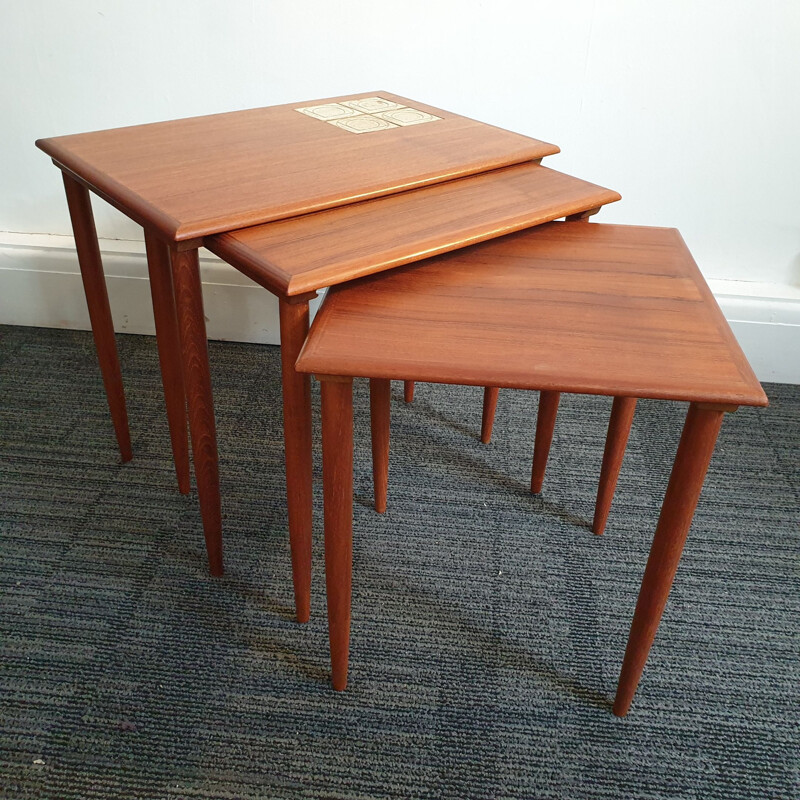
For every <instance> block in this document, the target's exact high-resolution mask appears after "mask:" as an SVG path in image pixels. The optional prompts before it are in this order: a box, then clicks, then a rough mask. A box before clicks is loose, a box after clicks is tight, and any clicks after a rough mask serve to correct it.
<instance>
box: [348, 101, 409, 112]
mask: <svg viewBox="0 0 800 800" xmlns="http://www.w3.org/2000/svg"><path fill="white" fill-rule="evenodd" d="M342 105H343V106H349V107H350V108H355V109H356V110H357V111H358V112H359V113H360V114H376V113H377V112H378V111H391V110H392V109H393V108H403V106H401V105H400V103H393V102H392V101H391V100H384V99H383V98H382V97H363V98H361V100H343V101H342Z"/></svg>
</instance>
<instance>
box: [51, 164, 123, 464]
mask: <svg viewBox="0 0 800 800" xmlns="http://www.w3.org/2000/svg"><path fill="white" fill-rule="evenodd" d="M62 175H63V178H64V190H65V191H66V194H67V205H68V207H69V216H70V219H71V220H72V230H73V232H74V234H75V248H76V250H77V251H78V263H79V264H80V268H81V277H82V278H83V291H84V293H85V294H86V305H87V306H88V308H89V319H90V321H91V324H92V335H93V336H94V345H95V349H96V350H97V360H98V362H99V363H100V373H101V374H102V376H103V385H104V386H105V390H106V399H107V400H108V409H109V411H110V412H111V421H112V423H113V425H114V431H115V432H116V435H117V444H118V445H119V451H120V454H121V455H122V460H123V461H130V460H131V458H132V457H133V453H132V452H131V435H130V431H129V429H128V412H127V409H126V408H125V389H124V388H123V385H122V372H121V370H120V368H119V356H118V355H117V342H116V340H115V338H114V322H113V320H112V319H111V307H110V306H109V304H108V292H107V290H106V282H105V278H104V276H103V262H102V260H101V258H100V245H99V244H98V242H97V230H96V228H95V225H94V214H93V213H92V203H91V200H90V198H89V190H88V189H87V188H86V187H85V186H84V185H83V184H82V183H78V181H76V180H75V179H74V178H71V177H69V175H67V174H66V173H62Z"/></svg>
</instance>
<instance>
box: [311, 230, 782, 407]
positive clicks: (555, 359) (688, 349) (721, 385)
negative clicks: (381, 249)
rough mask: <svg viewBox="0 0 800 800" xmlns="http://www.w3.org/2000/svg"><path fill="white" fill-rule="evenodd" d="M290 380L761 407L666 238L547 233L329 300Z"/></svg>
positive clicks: (373, 280)
mask: <svg viewBox="0 0 800 800" xmlns="http://www.w3.org/2000/svg"><path fill="white" fill-rule="evenodd" d="M297 369H298V370H299V371H301V372H315V373H317V374H327V375H343V376H360V377H371V378H391V379H404V380H419V381H431V382H439V383H455V384H472V385H478V386H501V387H514V388H524V389H549V390H558V391H564V392H578V393H587V394H602V395H622V396H631V397H640V398H646V397H649V398H663V399H670V400H689V401H695V402H707V403H720V404H730V405H754V406H764V405H767V398H766V396H765V394H764V392H763V390H762V388H761V385H760V384H759V382H758V380H757V379H756V377H755V375H754V374H753V371H752V370H751V369H750V366H749V364H748V363H747V360H746V358H745V356H744V354H743V353H742V351H741V349H740V347H739V345H738V344H737V342H736V339H735V338H734V336H733V333H732V332H731V329H730V327H729V326H728V323H727V322H726V321H725V318H724V317H723V315H722V312H721V311H720V310H719V306H718V305H717V303H716V301H715V300H714V297H713V295H712V294H711V291H710V289H709V288H708V285H707V284H706V282H705V281H704V280H703V277H702V275H701V274H700V271H699V269H698V268H697V265H696V264H695V262H694V259H693V258H692V256H691V254H690V253H689V250H688V249H687V247H686V245H685V244H684V242H683V239H682V238H681V235H680V234H679V233H678V231H677V230H674V229H671V228H644V227H635V226H624V225H603V224H591V223H590V224H586V223H581V222H551V223H548V224H546V225H542V226H540V227H538V228H534V229H531V230H526V231H522V232H519V233H514V234H510V235H509V236H505V237H503V238H501V239H495V240H493V241H490V242H484V243H482V244H478V245H475V246H473V247H469V248H466V249H463V250H457V251H455V252H452V253H448V254H446V255H442V256H437V257H435V258H433V259H430V260H428V261H424V262H421V263H418V264H413V265H408V266H405V267H401V268H400V269H397V270H393V271H392V272H390V273H387V274H386V275H377V276H372V277H369V278H362V279H360V280H358V281H355V282H353V283H349V284H344V285H341V286H337V287H335V288H333V289H331V291H330V292H329V293H328V296H327V297H326V299H325V302H324V303H323V306H322V308H321V309H320V311H319V313H318V314H317V317H316V319H315V320H314V324H313V326H312V329H311V332H310V334H309V337H308V339H307V341H306V344H305V347H304V348H303V350H302V352H301V354H300V357H299V359H298V361H297Z"/></svg>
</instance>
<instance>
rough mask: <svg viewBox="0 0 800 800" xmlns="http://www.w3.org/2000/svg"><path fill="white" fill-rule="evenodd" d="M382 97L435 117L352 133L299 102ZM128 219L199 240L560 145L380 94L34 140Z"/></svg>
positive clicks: (526, 158)
mask: <svg viewBox="0 0 800 800" xmlns="http://www.w3.org/2000/svg"><path fill="white" fill-rule="evenodd" d="M375 95H377V96H380V97H383V98H385V99H388V100H392V101H394V102H398V103H401V104H402V105H409V106H412V107H414V108H416V109H419V110H422V111H426V112H428V113H430V114H433V115H435V116H437V117H440V118H441V119H440V120H438V121H435V122H428V123H425V124H422V125H410V126H407V127H397V128H391V129H389V130H383V131H376V132H372V133H364V134H353V133H350V132H348V131H345V130H342V129H341V128H337V127H336V126H334V125H330V124H328V123H327V122H324V121H322V120H318V119H314V118H312V117H308V116H306V115H304V114H301V113H298V112H297V111H296V109H297V108H300V107H303V106H309V105H318V104H322V103H335V102H339V101H341V100H346V99H358V98H363V97H370V96H375ZM36 145H37V147H39V148H41V149H42V150H44V152H46V153H47V154H48V155H49V156H51V157H52V158H53V160H54V161H55V162H56V163H57V164H58V165H59V166H60V167H62V168H64V169H66V170H67V171H68V172H69V173H71V174H72V175H73V176H74V177H76V178H78V179H79V180H81V181H82V182H84V183H85V184H87V185H88V186H89V187H90V188H92V189H94V190H95V191H96V192H97V193H98V194H100V195H101V196H102V197H104V198H105V199H106V200H108V201H109V202H110V203H112V204H113V205H115V206H117V207H118V208H120V209H121V210H122V211H123V212H124V213H126V214H127V215H128V216H130V217H131V218H132V219H134V220H136V221H137V222H139V223H141V224H143V225H145V226H149V227H154V228H156V229H157V230H158V231H160V232H161V234H162V235H163V236H165V237H166V238H168V239H170V240H172V241H185V240H193V239H199V238H202V237H203V236H208V235H211V234H214V233H220V232H222V231H229V230H236V229H238V228H245V227H248V226H252V225H259V224H261V223H264V222H268V221H271V220H276V219H282V218H286V217H292V216H297V215H299V214H306V213H309V212H312V211H318V210H320V209H323V208H330V207H333V206H337V205H342V204H346V203H352V202H356V201H359V200H363V199H366V198H369V197H377V196H380V195H386V194H392V193H394V192H398V191H403V190H406V189H410V188H413V187H415V186H423V185H426V184H430V183H437V182H439V181H443V180H449V179H452V178H457V177H460V176H464V175H471V174H474V173H478V172H485V171H486V170H491V169H496V168H498V167H503V166H506V165H509V164H516V163H522V162H525V161H531V160H534V159H537V158H542V157H543V156H547V155H551V154H553V153H557V152H558V147H556V146H555V145H551V144H548V143H546V142H540V141H538V140H536V139H531V138H529V137H527V136H522V135H520V134H517V133H512V132H510V131H506V130H503V129H501V128H496V127H494V126H492V125H487V124H485V123H482V122H476V121H475V120H471V119H468V118H467V117H462V116H459V115H458V114H451V113H450V112H448V111H443V110H441V109H437V108H433V107H431V106H427V105H424V104H422V103H418V102H416V101H414V100H407V99H405V98H402V97H398V96H396V95H393V94H390V93H388V92H366V93H362V94H356V95H348V96H347V97H335V98H329V99H325V100H315V101H309V102H297V103H289V104H286V105H280V106H272V107H268V108H255V109H250V110H247V111H235V112H231V113H227V114H214V115H210V116H204V117H191V118H188V119H181V120H173V121H169V122H156V123H152V124H148V125H136V126H132V127H127V128H115V129H112V130H105V131H96V132H92V133H79V134H73V135H69V136H58V137H54V138H48V139H39V140H38V141H37V142H36Z"/></svg>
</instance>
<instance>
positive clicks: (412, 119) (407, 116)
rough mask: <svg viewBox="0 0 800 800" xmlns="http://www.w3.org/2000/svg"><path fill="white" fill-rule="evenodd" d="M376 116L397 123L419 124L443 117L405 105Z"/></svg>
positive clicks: (378, 113) (381, 112)
mask: <svg viewBox="0 0 800 800" xmlns="http://www.w3.org/2000/svg"><path fill="white" fill-rule="evenodd" d="M375 116H376V117H380V118H381V119H385V120H388V121H389V122H393V123H394V124H395V125H419V124H420V123H422V122H433V121H434V120H437V119H441V117H434V116H433V114H428V113H427V112H425V111H417V109H416V108H406V107H404V106H400V108H395V109H392V110H391V111H380V112H377V113H376V114H375Z"/></svg>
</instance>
